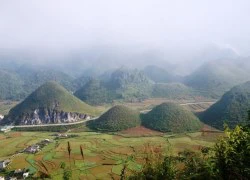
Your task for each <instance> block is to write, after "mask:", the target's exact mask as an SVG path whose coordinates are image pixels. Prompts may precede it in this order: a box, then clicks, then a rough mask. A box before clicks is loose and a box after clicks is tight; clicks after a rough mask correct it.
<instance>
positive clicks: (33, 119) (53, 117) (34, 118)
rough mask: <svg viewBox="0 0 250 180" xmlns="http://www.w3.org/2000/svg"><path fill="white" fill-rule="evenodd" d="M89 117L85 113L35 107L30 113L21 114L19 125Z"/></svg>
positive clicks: (77, 119)
mask: <svg viewBox="0 0 250 180" xmlns="http://www.w3.org/2000/svg"><path fill="white" fill-rule="evenodd" d="M88 118H90V117H89V116H88V115H86V114H80V113H74V112H63V111H58V110H55V109H42V108H40V109H35V110H34V111H33V112H32V113H30V114H28V113H26V114H23V115H22V116H21V117H20V119H19V120H20V121H19V122H18V124H19V125H36V124H60V123H72V122H77V121H79V120H83V119H88Z"/></svg>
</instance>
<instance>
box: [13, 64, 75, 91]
mask: <svg viewBox="0 0 250 180" xmlns="http://www.w3.org/2000/svg"><path fill="white" fill-rule="evenodd" d="M16 72H17V74H18V75H19V77H20V78H21V79H22V81H23V83H24V89H25V92H26V93H27V95H28V94H30V93H31V92H33V91H34V90H35V89H37V88H38V87H39V86H41V85H42V84H44V83H46V82H48V81H56V82H58V83H59V84H61V85H62V86H63V87H65V88H66V89H67V90H70V91H73V90H74V89H73V86H72V82H73V78H72V77H70V76H69V75H67V74H65V73H63V72H61V71H58V70H57V69H49V68H43V67H33V66H22V67H20V68H19V69H17V71H16Z"/></svg>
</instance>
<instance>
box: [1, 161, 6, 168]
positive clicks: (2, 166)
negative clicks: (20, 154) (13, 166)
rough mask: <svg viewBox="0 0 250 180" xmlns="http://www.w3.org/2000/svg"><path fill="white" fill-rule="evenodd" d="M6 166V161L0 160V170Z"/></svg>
mask: <svg viewBox="0 0 250 180" xmlns="http://www.w3.org/2000/svg"><path fill="white" fill-rule="evenodd" d="M6 166H7V164H6V162H5V161H0V170H3V169H5V168H6Z"/></svg>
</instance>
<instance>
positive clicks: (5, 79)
mask: <svg viewBox="0 0 250 180" xmlns="http://www.w3.org/2000/svg"><path fill="white" fill-rule="evenodd" d="M23 96H24V90H23V82H22V81H21V79H20V78H19V76H18V75H17V74H16V73H15V72H12V71H10V70H8V71H7V70H3V69H0V100H3V99H9V100H19V99H21V98H23Z"/></svg>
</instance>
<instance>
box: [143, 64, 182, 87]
mask: <svg viewBox="0 0 250 180" xmlns="http://www.w3.org/2000/svg"><path fill="white" fill-rule="evenodd" d="M143 72H144V73H145V75H146V76H147V77H148V78H149V79H151V80H152V81H154V82H156V83H171V82H178V81H180V80H181V77H179V76H175V75H172V74H171V73H169V72H168V71H167V70H165V69H163V68H160V67H158V66H154V65H151V66H146V67H145V68H144V70H143Z"/></svg>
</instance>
